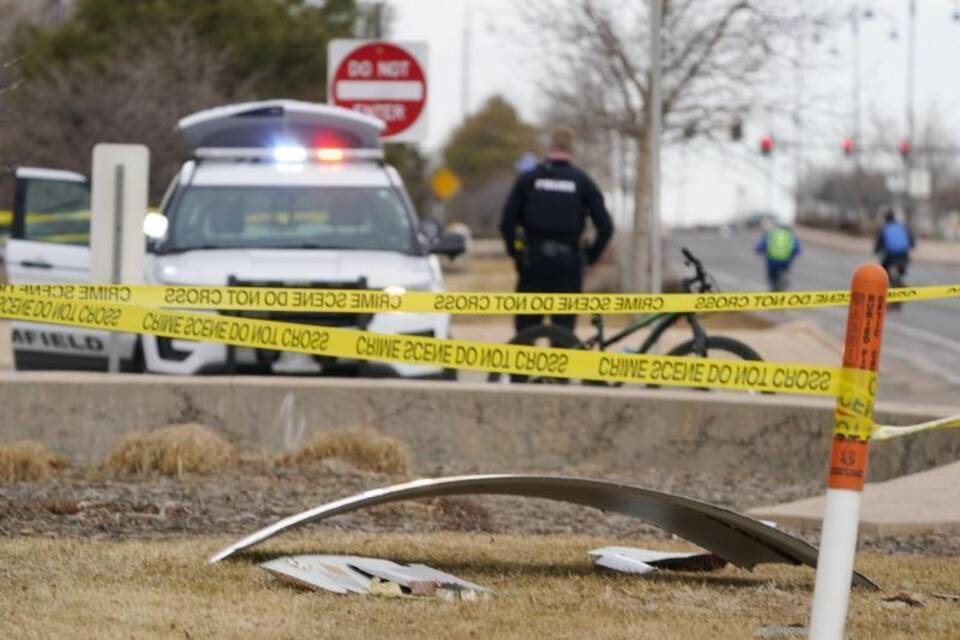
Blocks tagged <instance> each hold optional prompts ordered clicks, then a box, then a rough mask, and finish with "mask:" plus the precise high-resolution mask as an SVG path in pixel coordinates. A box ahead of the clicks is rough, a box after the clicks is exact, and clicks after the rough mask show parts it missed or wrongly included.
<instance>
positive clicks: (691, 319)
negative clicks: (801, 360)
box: [487, 248, 763, 386]
mask: <svg viewBox="0 0 960 640" xmlns="http://www.w3.org/2000/svg"><path fill="white" fill-rule="evenodd" d="M681 253H682V254H683V258H684V264H685V265H686V266H688V267H692V268H693V270H694V275H693V277H690V278H684V279H683V281H682V285H683V291H684V292H685V293H710V292H715V291H716V290H717V287H716V281H715V280H714V279H713V277H712V276H711V275H709V274H708V273H707V272H706V271H705V270H704V268H703V263H702V262H700V260H698V259H697V258H696V257H694V255H693V254H692V253H690V251H689V250H688V249H685V248H684V249H681ZM681 320H685V321H686V322H687V324H688V325H689V327H690V330H691V332H692V334H693V335H692V337H691V338H690V339H689V340H686V341H684V342H681V343H680V344H678V345H677V346H675V347H673V348H672V349H670V351H668V352H667V354H666V355H669V356H696V357H701V358H706V357H712V358H718V357H719V358H728V359H729V358H734V359H739V360H754V361H759V360H763V358H761V357H760V354H758V353H757V352H756V351H754V350H753V349H752V348H751V347H750V346H748V345H746V344H744V343H742V342H740V341H739V340H736V339H734V338H728V337H726V336H708V335H707V332H706V331H705V330H704V328H703V325H701V324H700V322H699V321H698V320H697V316H696V314H694V313H658V314H653V315H648V316H643V317H641V318H638V319H637V320H635V321H633V322H631V323H630V324H629V325H628V326H627V327H626V328H625V329H623V330H621V331H619V332H618V333H616V334H615V335H613V336H611V337H610V338H607V337H606V335H605V332H604V326H603V316H601V315H599V314H597V315H594V316H592V318H591V324H592V325H593V328H594V329H596V333H595V334H594V335H593V336H591V337H589V338H587V339H586V340H580V338H578V337H577V336H576V335H574V334H573V333H572V332H570V331H568V330H566V329H564V328H562V327H557V326H554V325H548V324H539V325H536V326H533V327H528V328H526V329H524V330H523V331H520V332H519V333H517V335H515V336H514V337H513V338H512V339H511V340H510V342H509V343H508V344H522V345H539V346H551V347H558V348H562V349H598V350H600V351H604V350H606V349H607V348H609V347H611V346H613V345H615V344H617V343H618V342H620V341H622V340H624V339H626V338H628V337H630V336H631V335H633V334H634V333H636V332H638V331H640V330H641V329H644V328H646V327H649V326H651V325H653V330H652V331H651V332H650V335H649V336H647V338H646V340H644V341H643V343H642V344H641V345H640V348H639V349H630V350H627V353H648V352H649V351H650V349H651V348H653V346H654V345H655V344H657V342H658V341H659V340H660V338H661V337H662V336H663V334H664V332H665V331H666V330H667V329H669V328H670V327H672V326H673V325H675V324H676V323H677V322H680V321H681ZM487 381H488V382H503V383H507V382H511V383H533V384H570V383H573V382H576V381H573V380H569V379H566V378H552V377H545V376H523V375H516V374H513V375H511V374H506V373H491V374H489V375H488V376H487ZM583 384H588V385H600V386H621V385H622V383H619V382H617V383H605V382H597V381H583Z"/></svg>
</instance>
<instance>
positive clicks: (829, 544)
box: [809, 264, 888, 640]
mask: <svg viewBox="0 0 960 640" xmlns="http://www.w3.org/2000/svg"><path fill="white" fill-rule="evenodd" d="M887 285H888V279H887V273H886V271H884V269H883V268H882V267H881V266H880V265H877V264H866V265H863V266H861V267H860V268H859V269H857V272H856V273H855V274H854V276H853V284H852V285H851V295H850V307H849V310H848V312H847V332H846V341H845V344H844V349H843V366H844V368H845V369H847V373H848V374H849V375H850V380H849V381H850V383H851V386H850V390H849V392H848V393H844V394H843V395H842V396H841V397H839V398H837V406H836V412H835V429H834V435H833V446H832V448H831V452H830V472H829V475H828V479H827V499H826V506H825V508H824V513H823V527H822V529H821V535H820V553H819V556H818V558H817V580H816V585H815V587H814V593H813V611H812V615H811V618H810V634H809V638H811V639H812V640H842V639H843V631H844V626H845V624H846V618H847V607H848V605H849V602H850V584H851V579H852V576H853V564H854V557H855V555H856V552H857V528H858V524H859V519H860V497H861V494H862V493H863V484H864V481H865V479H866V474H867V454H868V446H869V441H870V430H871V429H872V427H873V401H874V396H875V395H876V372H877V370H878V368H879V366H880V344H881V339H882V336H883V320H884V316H885V315H886V300H887ZM861 372H862V373H861Z"/></svg>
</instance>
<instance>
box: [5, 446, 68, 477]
mask: <svg viewBox="0 0 960 640" xmlns="http://www.w3.org/2000/svg"><path fill="white" fill-rule="evenodd" d="M66 466H67V459H66V458H64V457H63V456H61V455H59V454H56V453H54V452H53V451H50V449H48V448H47V447H46V445H44V444H41V443H39V442H34V441H32V440H21V441H19V442H11V443H0V482H33V481H35V480H45V479H47V478H49V477H50V476H51V475H53V473H54V472H55V471H58V470H60V469H63V468H65V467H66Z"/></svg>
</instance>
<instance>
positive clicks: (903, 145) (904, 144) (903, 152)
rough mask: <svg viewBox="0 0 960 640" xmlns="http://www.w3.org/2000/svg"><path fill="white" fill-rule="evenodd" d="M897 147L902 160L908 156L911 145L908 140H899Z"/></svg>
mask: <svg viewBox="0 0 960 640" xmlns="http://www.w3.org/2000/svg"><path fill="white" fill-rule="evenodd" d="M897 149H898V150H899V151H900V157H902V158H903V159H904V160H906V159H907V158H909V157H910V150H911V147H910V141H909V140H901V141H900V144H899V145H898V146H897Z"/></svg>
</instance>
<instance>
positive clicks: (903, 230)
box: [873, 211, 914, 287]
mask: <svg viewBox="0 0 960 640" xmlns="http://www.w3.org/2000/svg"><path fill="white" fill-rule="evenodd" d="M913 246H914V241H913V234H912V233H910V229H908V228H907V226H906V225H905V224H903V223H902V222H899V221H898V220H897V218H896V216H895V215H894V214H893V212H892V211H891V212H888V213H887V215H886V218H885V221H884V225H883V227H882V228H881V229H880V232H879V233H877V241H876V242H875V243H874V247H873V252H874V253H875V254H877V258H878V259H879V260H880V264H881V265H883V268H884V269H885V270H886V272H887V275H888V276H889V277H890V286H891V287H902V286H903V280H904V277H905V276H906V275H907V267H908V266H909V265H910V250H911V249H913Z"/></svg>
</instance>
